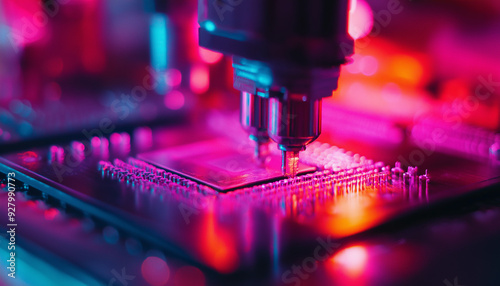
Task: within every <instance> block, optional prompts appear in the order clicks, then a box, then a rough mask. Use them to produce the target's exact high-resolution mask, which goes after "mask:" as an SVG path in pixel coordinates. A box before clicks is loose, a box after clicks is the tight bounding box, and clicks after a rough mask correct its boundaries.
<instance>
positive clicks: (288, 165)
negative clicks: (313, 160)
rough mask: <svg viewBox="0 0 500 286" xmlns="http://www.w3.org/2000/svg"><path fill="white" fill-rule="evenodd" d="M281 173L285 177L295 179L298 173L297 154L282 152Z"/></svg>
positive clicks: (294, 152)
mask: <svg viewBox="0 0 500 286" xmlns="http://www.w3.org/2000/svg"><path fill="white" fill-rule="evenodd" d="M281 155H282V157H281V171H282V172H283V175H285V176H287V177H291V178H293V177H295V176H296V175H297V173H298V171H299V152H298V151H282V153H281Z"/></svg>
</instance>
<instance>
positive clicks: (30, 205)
mask: <svg viewBox="0 0 500 286" xmlns="http://www.w3.org/2000/svg"><path fill="white" fill-rule="evenodd" d="M26 205H27V206H28V207H30V208H33V209H35V208H36V203H35V202H34V201H27V202H26Z"/></svg>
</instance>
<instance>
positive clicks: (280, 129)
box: [198, 0, 353, 177]
mask: <svg viewBox="0 0 500 286" xmlns="http://www.w3.org/2000/svg"><path fill="white" fill-rule="evenodd" d="M237 4H238V5H237V6H238V7H237V8H236V9H235V8H234V7H232V6H231V5H229V4H227V3H225V2H216V3H211V1H208V0H200V1H199V8H200V13H199V14H198V15H199V22H200V30H199V34H200V45H201V46H203V47H206V48H208V49H212V50H215V51H219V52H223V53H225V54H229V55H233V67H234V87H235V88H236V89H238V90H239V91H241V101H242V104H241V109H242V111H241V122H242V124H243V126H244V128H245V129H246V130H247V131H249V133H250V138H251V139H252V140H254V141H255V142H256V154H257V155H259V154H260V151H259V148H260V147H259V146H260V145H261V144H264V143H265V142H266V140H267V134H266V132H265V129H266V128H267V126H268V133H269V137H270V138H271V139H272V140H273V141H275V142H276V143H277V144H278V147H279V148H280V150H282V172H283V174H285V175H287V176H291V177H293V176H295V175H296V174H297V167H298V165H297V161H298V157H299V152H301V151H304V150H305V148H306V147H305V146H306V145H307V144H309V143H311V142H313V141H314V140H316V138H318V136H319V134H320V133H321V102H322V99H323V98H325V97H330V96H331V95H332V91H333V90H335V89H337V82H338V77H339V73H340V65H341V64H344V63H345V62H346V58H347V57H349V56H350V55H351V54H352V53H353V40H352V38H351V37H350V36H349V35H348V33H347V18H348V6H349V5H348V1H347V0H340V1H329V0H314V1H305V2H300V1H297V2H293V3H288V2H287V3H284V2H282V1H277V0H273V1H240V2H238V3H237ZM285 6H286V9H283V7H285ZM228 9H230V10H231V13H226V12H227V10H228ZM248 11H253V12H254V13H255V14H252V13H248ZM259 97H261V98H262V99H260V98H259ZM266 105H268V107H266ZM267 110H269V118H267V117H266V116H265V113H266V112H267ZM267 120H268V121H269V123H268V125H267V126H266V121H267Z"/></svg>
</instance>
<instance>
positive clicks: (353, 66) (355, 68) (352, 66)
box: [345, 54, 362, 74]
mask: <svg viewBox="0 0 500 286" xmlns="http://www.w3.org/2000/svg"><path fill="white" fill-rule="evenodd" d="M351 59H352V62H351V63H349V64H347V65H346V66H345V68H346V70H347V71H348V72H350V73H352V74H358V73H360V70H359V68H360V66H359V62H360V61H361V59H362V56H361V55H359V54H354V55H352V57H351Z"/></svg>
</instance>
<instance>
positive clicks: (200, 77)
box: [190, 65, 210, 93]
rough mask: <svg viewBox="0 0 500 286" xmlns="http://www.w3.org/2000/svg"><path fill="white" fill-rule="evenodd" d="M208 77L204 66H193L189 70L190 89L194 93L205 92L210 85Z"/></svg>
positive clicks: (206, 68)
mask: <svg viewBox="0 0 500 286" xmlns="http://www.w3.org/2000/svg"><path fill="white" fill-rule="evenodd" d="M209 81H210V75H209V73H208V67H207V66H205V65H195V66H193V67H192V68H191V78H190V87H191V90H192V91H193V92H195V93H205V92H207V90H208V88H209V85H210V82H209Z"/></svg>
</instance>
